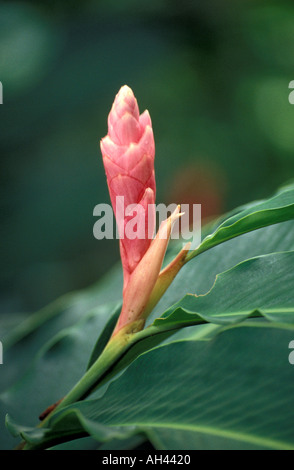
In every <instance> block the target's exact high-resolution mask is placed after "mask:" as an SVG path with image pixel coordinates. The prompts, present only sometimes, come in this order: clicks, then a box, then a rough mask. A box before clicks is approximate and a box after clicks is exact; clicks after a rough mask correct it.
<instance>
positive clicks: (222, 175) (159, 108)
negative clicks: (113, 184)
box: [0, 0, 294, 313]
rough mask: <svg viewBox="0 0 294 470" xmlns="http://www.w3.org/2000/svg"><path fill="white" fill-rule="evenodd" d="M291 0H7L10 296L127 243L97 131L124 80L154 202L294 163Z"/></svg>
mask: <svg viewBox="0 0 294 470" xmlns="http://www.w3.org/2000/svg"><path fill="white" fill-rule="evenodd" d="M293 79H294V4H293V1H283V0H280V1H279V2H277V1H248V0H246V1H238V0H234V1H230V0H227V1H225V0H212V1H209V2H205V1H203V0H201V1H198V0H194V1H188V0H181V1H180V2H179V1H175V0H171V1H167V0H148V1H144V0H142V1H140V2H138V1H137V0H126V1H115V0H108V1H94V0H92V1H87V0H86V1H77V0H76V1H57V0H53V1H50V2H46V1H45V2H37V1H31V2H14V1H9V2H1V5H0V80H1V82H2V83H3V100H4V103H3V105H1V106H0V113H1V137H0V151H1V206H2V207H1V228H2V237H1V238H2V243H1V266H2V269H1V280H0V284H1V285H0V288H1V296H0V301H1V304H0V307H1V312H3V313H9V312H31V311H33V310H36V309H38V308H39V307H42V306H43V305H45V304H46V303H48V302H50V301H51V300H53V299H55V298H56V297H57V296H59V295H61V294H63V293H65V292H68V291H69V290H73V289H79V288H83V287H86V286H88V285H89V284H91V283H93V282H95V281H96V280H97V279H98V278H99V277H100V276H101V275H103V273H104V272H105V271H107V270H108V269H109V268H110V267H111V266H112V265H113V264H114V263H115V262H116V261H117V260H118V259H119V250H118V243H117V241H116V240H114V241H111V240H102V241H97V240H96V239H95V238H94V236H93V232H92V230H93V225H94V222H95V219H94V217H93V208H94V206H95V205H96V204H98V203H100V202H104V203H105V202H109V197H108V191H107V186H106V181H105V175H104V169H103V166H102V160H101V154H100V149H99V140H100V139H101V138H102V137H103V136H104V135H105V134H106V133H107V127H106V120H107V115H108V112H109V110H110V107H111V104H112V101H113V99H114V96H115V94H116V93H117V91H118V90H119V88H120V86H121V85H124V84H128V85H129V86H130V87H131V88H132V89H133V91H134V93H135V95H136V97H137V99H138V103H139V106H140V110H141V111H143V110H144V109H146V108H148V109H149V111H150V114H151V117H152V121H153V127H154V134H155V139H156V180H157V203H159V202H165V203H169V202H177V203H178V202H180V203H184V202H190V203H193V202H194V203H201V204H202V213H203V217H204V218H205V217H211V216H213V215H218V214H220V213H222V212H224V211H226V210H229V209H232V208H234V207H236V206H237V205H240V204H243V203H246V202H249V201H251V200H254V199H258V198H263V197H267V196H268V195H270V194H271V192H272V191H274V190H275V189H276V188H277V186H279V185H280V184H282V183H284V182H285V181H287V180H288V179H290V178H291V176H292V175H293V170H294V158H293V156H294V132H293V123H294V106H293V105H290V103H289V101H288V96H289V88H288V86H289V82H290V81H291V80H293Z"/></svg>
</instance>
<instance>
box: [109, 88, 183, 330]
mask: <svg viewBox="0 0 294 470" xmlns="http://www.w3.org/2000/svg"><path fill="white" fill-rule="evenodd" d="M100 146H101V152H102V157H103V163H104V168H105V172H106V177H107V184H108V188H109V194H110V199H111V203H112V207H113V209H114V213H115V216H116V222H117V225H118V230H119V235H120V253H121V260H122V266H123V275H124V288H123V305H122V310H121V313H120V317H119V319H118V322H117V325H116V327H115V329H114V333H113V335H115V334H116V333H117V332H118V331H120V330H121V329H122V328H124V327H128V326H129V325H130V326H131V327H132V325H133V326H134V325H135V324H136V325H138V324H139V326H136V328H139V329H142V328H143V326H144V322H145V320H146V317H147V315H148V314H149V313H150V311H151V310H152V308H153V306H154V305H155V304H156V302H157V301H158V299H159V298H160V297H161V296H162V295H163V293H164V292H165V290H166V289H167V287H168V286H169V284H170V283H171V282H172V280H173V278H174V277H175V275H176V274H177V272H178V271H179V269H180V268H181V267H182V266H183V264H184V262H185V257H186V254H187V247H184V249H183V250H182V251H181V252H180V253H179V255H178V256H177V257H176V258H175V260H174V261H173V262H172V263H170V265H169V266H168V267H167V268H165V269H164V271H162V273H160V269H161V266H162V262H163V259H164V255H165V251H166V247H167V244H168V241H169V238H170V235H171V230H172V225H173V223H174V222H175V221H176V220H177V219H178V218H179V217H180V216H181V213H180V207H179V206H178V207H177V208H176V210H175V211H174V213H173V214H172V215H171V216H170V217H169V218H168V219H167V220H165V221H164V222H162V224H161V226H160V228H159V230H158V233H157V235H156V237H155V238H153V233H154V229H155V175H154V154H155V146H154V137H153V131H152V124H151V119H150V116H149V113H148V111H147V110H146V111H144V113H142V114H141V115H140V113H139V108H138V104H137V100H136V98H135V96H134V94H133V92H132V90H131V89H130V88H129V87H128V86H126V85H125V86H123V87H122V88H121V89H120V90H119V92H118V94H117V95H116V97H115V100H114V103H113V105H112V108H111V111H110V113H109V116H108V134H107V136H106V137H104V138H103V139H102V140H101V143H100ZM130 206H132V207H133V211H132V210H131V211H130V212H128V209H129V208H130ZM136 208H137V211H136ZM136 212H137V214H139V217H140V218H141V219H140V221H142V219H143V222H144V224H143V225H144V233H143V236H136V237H135V238H131V239H130V238H129V237H128V236H126V235H127V234H126V233H125V232H126V227H127V224H128V223H129V221H130V219H132V218H133V217H134V213H136ZM132 331H133V330H132Z"/></svg>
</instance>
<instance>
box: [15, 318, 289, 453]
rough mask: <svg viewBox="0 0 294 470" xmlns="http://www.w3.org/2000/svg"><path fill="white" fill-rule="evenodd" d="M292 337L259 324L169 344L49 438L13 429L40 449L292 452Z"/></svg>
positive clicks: (74, 409) (59, 420) (59, 422)
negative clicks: (91, 446)
mask: <svg viewBox="0 0 294 470" xmlns="http://www.w3.org/2000/svg"><path fill="white" fill-rule="evenodd" d="M293 334H294V330H293V326H286V325H285V326H281V325H280V326H278V325H274V324H271V325H270V324H265V323H264V322H262V323H260V322H259V323H256V324H255V323H251V324H246V323H245V324H240V326H239V327H236V326H235V327H231V328H230V329H227V330H225V331H223V332H222V333H220V334H219V335H217V336H216V337H215V338H214V339H213V340H211V341H205V342H203V341H196V340H194V341H176V342H171V343H169V344H167V345H164V346H159V347H157V348H155V349H152V350H151V351H149V352H147V353H145V354H143V355H141V356H140V357H139V358H137V360H136V361H134V362H133V363H132V364H131V365H130V367H129V368H128V369H127V370H126V371H125V372H124V374H122V375H121V376H120V377H119V378H118V379H117V380H116V381H114V382H113V383H112V384H111V385H110V387H109V388H108V390H107V392H106V393H105V394H104V396H102V397H100V398H99V399H92V400H86V401H83V402H78V403H76V404H73V405H71V406H69V407H68V408H67V409H66V410H63V411H60V412H59V413H58V414H56V415H55V416H54V417H52V418H51V421H50V422H49V423H48V425H50V426H51V430H48V429H47V430H38V431H36V430H33V429H28V428H22V427H19V426H15V425H14V424H13V423H12V422H10V427H11V428H12V429H13V430H14V432H21V434H22V436H23V437H25V438H26V439H27V440H28V441H30V442H32V443H34V444H37V443H38V442H42V439H44V440H45V441H46V440H48V443H49V442H50V440H51V439H52V440H53V441H54V439H56V437H57V436H59V437H60V436H64V435H65V434H66V433H72V436H73V437H74V436H78V435H79V434H80V433H81V432H86V433H88V434H90V435H91V436H93V437H95V438H96V439H97V440H98V441H100V442H101V441H107V440H108V439H110V438H112V436H116V438H118V437H120V438H123V437H126V436H130V435H132V434H134V433H137V432H140V433H142V432H145V433H146V434H147V435H148V436H149V439H151V440H152V441H153V444H154V446H155V447H156V448H158V449H178V450H179V449H182V450H183V449H218V448H221V449H294V428H293V420H294V394H293V366H291V365H290V364H289V362H288V350H287V348H288V344H289V341H290V340H291V339H292V338H293ZM168 436H171V438H169V437H168Z"/></svg>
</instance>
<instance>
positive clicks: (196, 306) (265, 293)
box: [153, 251, 294, 328]
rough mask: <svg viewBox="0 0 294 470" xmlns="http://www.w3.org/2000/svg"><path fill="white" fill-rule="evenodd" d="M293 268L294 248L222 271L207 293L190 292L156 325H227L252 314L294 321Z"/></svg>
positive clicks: (252, 259) (287, 321) (288, 321)
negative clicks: (207, 323) (210, 323)
mask: <svg viewBox="0 0 294 470" xmlns="http://www.w3.org/2000/svg"><path fill="white" fill-rule="evenodd" d="M293 267H294V251H290V252H285V253H272V254H269V255H264V256H259V257H256V258H251V259H249V260H246V261H243V262H242V263H240V264H238V265H237V266H235V267H233V268H231V269H230V270H228V271H225V272H224V273H221V274H219V275H218V276H217V278H216V281H215V283H214V285H213V287H212V288H211V290H210V291H209V292H208V293H207V294H205V295H201V296H197V295H191V294H188V295H186V296H185V297H184V298H183V299H181V300H180V301H179V302H177V303H176V304H175V305H173V306H172V307H170V309H169V310H168V311H167V312H165V313H164V314H163V316H162V317H161V318H158V319H157V320H155V321H154V323H153V325H154V326H158V327H159V328H160V327H162V328H164V327H165V328H168V327H172V326H176V325H177V324H178V325H184V324H185V323H187V324H190V325H191V324H193V323H194V324H197V323H203V322H212V323H218V324H227V323H233V322H240V321H242V320H244V319H245V318H247V317H249V316H264V317H265V318H267V319H268V320H272V321H276V322H285V323H294V294H293V286H294V269H293Z"/></svg>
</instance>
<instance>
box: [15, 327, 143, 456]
mask: <svg viewBox="0 0 294 470" xmlns="http://www.w3.org/2000/svg"><path fill="white" fill-rule="evenodd" d="M144 323H145V321H144V320H137V321H135V322H133V323H131V324H129V325H127V326H126V327H124V328H122V329H121V330H120V331H119V332H118V333H117V334H116V335H115V336H112V337H111V338H110V340H109V342H108V344H107V345H106V347H105V349H104V350H103V352H102V353H101V355H100V356H99V357H98V359H97V360H96V361H95V362H94V364H93V365H92V366H91V367H90V368H89V369H88V370H87V372H86V373H85V374H84V375H83V377H82V378H81V379H80V380H79V381H78V382H77V383H76V385H74V387H73V388H72V389H71V390H70V391H69V393H68V394H67V395H66V396H65V397H64V398H63V399H62V400H61V401H60V403H59V404H58V405H57V406H56V408H54V410H53V411H52V412H51V413H50V414H48V416H46V418H45V419H44V420H43V421H42V422H41V423H40V424H39V426H38V427H44V426H46V423H47V422H48V420H49V419H51V418H52V416H53V415H55V414H56V413H57V412H58V411H59V410H61V409H62V408H64V407H66V406H68V405H71V404H72V403H75V402H77V401H80V400H83V399H85V398H86V397H87V396H88V395H89V394H90V393H92V392H93V391H94V390H95V389H96V388H97V387H98V386H101V385H102V383H103V379H104V378H105V376H107V378H109V370H110V369H111V368H112V366H113V365H114V364H115V363H116V362H117V360H118V359H119V358H120V357H121V356H122V354H123V353H124V351H125V350H126V349H127V348H128V346H129V343H130V342H131V341H132V340H133V337H134V335H135V333H137V332H138V331H140V330H142V328H143V326H144ZM18 448H19V449H23V450H32V449H34V448H35V445H34V444H29V443H22V444H20V446H19V447H18Z"/></svg>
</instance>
